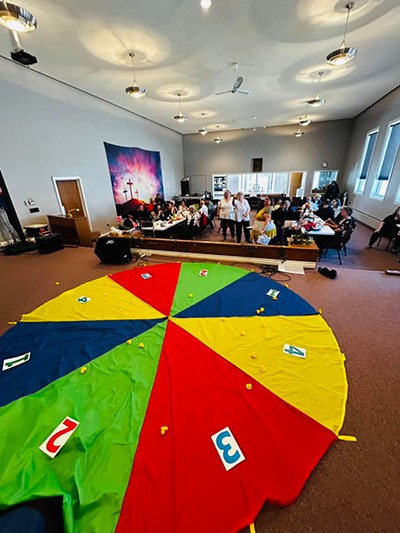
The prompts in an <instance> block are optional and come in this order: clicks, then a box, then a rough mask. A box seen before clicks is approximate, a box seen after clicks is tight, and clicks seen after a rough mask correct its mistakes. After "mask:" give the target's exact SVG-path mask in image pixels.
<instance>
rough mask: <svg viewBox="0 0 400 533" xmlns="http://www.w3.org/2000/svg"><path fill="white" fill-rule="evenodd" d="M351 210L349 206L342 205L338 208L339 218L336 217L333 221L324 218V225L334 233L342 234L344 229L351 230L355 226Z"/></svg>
mask: <svg viewBox="0 0 400 533" xmlns="http://www.w3.org/2000/svg"><path fill="white" fill-rule="evenodd" d="M352 213H353V210H352V209H351V207H342V208H341V209H340V219H336V220H337V221H336V222H335V221H333V220H332V219H330V218H328V219H327V220H325V225H326V226H329V227H330V228H332V229H333V231H334V232H335V233H336V234H342V233H343V232H345V231H348V230H351V231H352V230H353V229H354V228H355V226H356V224H355V222H354V220H353V218H352V216H351V215H352Z"/></svg>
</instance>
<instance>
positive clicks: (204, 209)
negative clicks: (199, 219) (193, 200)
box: [199, 200, 208, 218]
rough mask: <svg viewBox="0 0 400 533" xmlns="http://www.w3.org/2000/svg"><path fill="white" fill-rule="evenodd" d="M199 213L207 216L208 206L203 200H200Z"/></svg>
mask: <svg viewBox="0 0 400 533" xmlns="http://www.w3.org/2000/svg"><path fill="white" fill-rule="evenodd" d="M199 213H200V215H204V216H205V217H206V218H208V207H207V206H206V203H205V201H204V200H200V209H199Z"/></svg>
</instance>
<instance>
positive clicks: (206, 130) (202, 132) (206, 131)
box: [199, 113, 209, 135]
mask: <svg viewBox="0 0 400 533" xmlns="http://www.w3.org/2000/svg"><path fill="white" fill-rule="evenodd" d="M206 115H207V113H201V116H202V117H205V116H206ZM208 131H209V130H208V128H206V126H203V127H202V128H200V129H199V133H200V135H207V133H208Z"/></svg>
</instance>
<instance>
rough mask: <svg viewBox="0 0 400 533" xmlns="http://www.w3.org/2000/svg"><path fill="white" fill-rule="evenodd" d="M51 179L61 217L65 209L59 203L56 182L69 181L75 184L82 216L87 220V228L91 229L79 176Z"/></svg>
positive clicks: (60, 202)
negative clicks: (81, 206) (80, 203)
mask: <svg viewBox="0 0 400 533" xmlns="http://www.w3.org/2000/svg"><path fill="white" fill-rule="evenodd" d="M51 179H52V180H53V185H54V190H55V193H56V198H57V203H58V207H59V208H60V213H62V214H63V215H65V208H64V206H63V204H62V201H61V196H60V191H59V190H58V187H57V182H58V181H71V180H73V181H76V184H77V186H78V192H79V196H80V198H81V202H82V205H83V210H84V213H83V216H85V217H86V218H87V220H88V223H89V227H90V228H91V229H92V223H91V220H90V216H89V210H88V208H87V203H86V198H85V192H84V190H83V185H82V180H81V178H80V177H79V176H52V177H51Z"/></svg>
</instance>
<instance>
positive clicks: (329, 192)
mask: <svg viewBox="0 0 400 533" xmlns="http://www.w3.org/2000/svg"><path fill="white" fill-rule="evenodd" d="M339 193H340V190H339V185H338V184H337V183H336V181H332V182H331V183H330V184H329V185H328V187H327V188H326V193H325V199H326V200H333V199H334V198H339Z"/></svg>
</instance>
